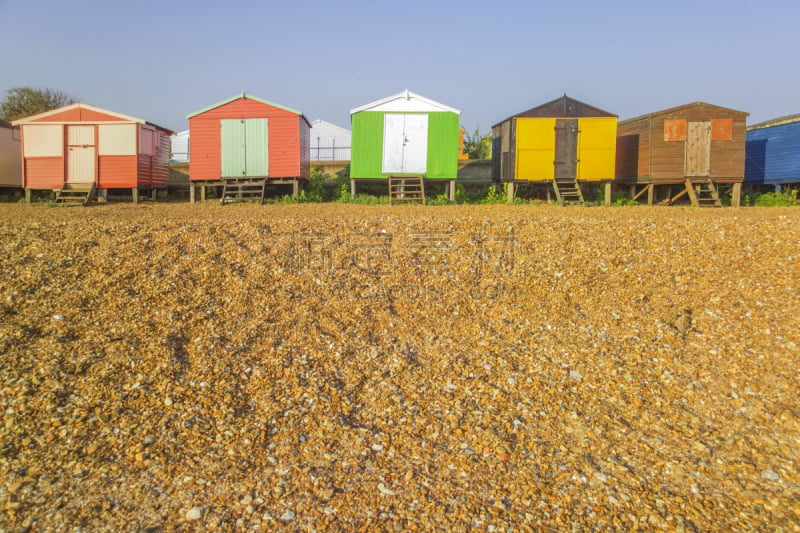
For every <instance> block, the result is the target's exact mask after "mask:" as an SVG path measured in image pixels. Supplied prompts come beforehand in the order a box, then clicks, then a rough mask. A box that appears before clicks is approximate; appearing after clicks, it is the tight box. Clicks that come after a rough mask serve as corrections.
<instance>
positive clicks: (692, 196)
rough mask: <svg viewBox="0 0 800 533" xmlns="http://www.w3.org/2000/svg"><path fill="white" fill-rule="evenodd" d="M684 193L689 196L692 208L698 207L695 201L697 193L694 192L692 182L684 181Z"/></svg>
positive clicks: (698, 203)
mask: <svg viewBox="0 0 800 533" xmlns="http://www.w3.org/2000/svg"><path fill="white" fill-rule="evenodd" d="M685 186H686V193H687V194H688V195H689V199H690V200H691V201H692V206H693V207H700V202H698V201H697V193H696V192H695V190H694V183H692V180H686V183H685Z"/></svg>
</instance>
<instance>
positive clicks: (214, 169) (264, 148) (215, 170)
mask: <svg viewBox="0 0 800 533" xmlns="http://www.w3.org/2000/svg"><path fill="white" fill-rule="evenodd" d="M187 118H188V119H189V153H191V154H192V157H191V159H190V160H189V180H190V185H191V188H190V193H191V198H192V200H194V198H195V187H197V186H200V193H201V199H204V198H205V191H206V187H207V186H222V195H221V200H222V202H223V203H225V202H226V201H229V200H241V199H246V198H256V199H259V198H260V199H261V200H263V198H264V193H265V189H266V187H267V185H276V184H277V185H291V186H292V191H293V193H294V194H297V192H298V191H299V187H300V184H301V183H302V181H304V180H308V179H309V177H310V174H311V161H310V159H311V158H310V149H311V147H310V136H309V131H310V129H311V124H310V123H309V121H308V119H307V118H306V117H305V116H304V115H303V113H301V112H300V111H297V110H295V109H290V108H288V107H285V106H282V105H279V104H275V103H272V102H267V101H266V100H261V99H259V98H256V97H254V96H251V95H249V94H245V93H241V94H238V95H236V96H234V97H232V98H229V99H227V100H224V101H222V102H219V103H217V104H214V105H212V106H210V107H207V108H205V109H201V110H200V111H197V112H195V113H192V114H190V115H188V116H187Z"/></svg>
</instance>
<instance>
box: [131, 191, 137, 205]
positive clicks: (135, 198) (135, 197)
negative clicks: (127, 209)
mask: <svg viewBox="0 0 800 533" xmlns="http://www.w3.org/2000/svg"><path fill="white" fill-rule="evenodd" d="M131 192H132V193H133V203H134V205H135V204H138V203H139V188H138V187H133V188H132V189H131Z"/></svg>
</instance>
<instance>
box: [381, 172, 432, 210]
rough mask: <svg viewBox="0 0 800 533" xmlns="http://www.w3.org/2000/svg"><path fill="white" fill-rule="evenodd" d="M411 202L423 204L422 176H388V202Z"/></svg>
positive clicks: (423, 186) (423, 185) (423, 188)
mask: <svg viewBox="0 0 800 533" xmlns="http://www.w3.org/2000/svg"><path fill="white" fill-rule="evenodd" d="M412 202H413V203H422V205H425V183H424V180H423V178H422V176H389V204H390V205H391V204H394V203H412Z"/></svg>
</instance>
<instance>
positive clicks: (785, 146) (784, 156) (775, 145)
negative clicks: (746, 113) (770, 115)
mask: <svg viewBox="0 0 800 533" xmlns="http://www.w3.org/2000/svg"><path fill="white" fill-rule="evenodd" d="M745 154H746V159H745V165H744V182H745V184H746V185H748V186H750V185H755V186H758V185H766V186H771V187H773V188H774V189H775V191H776V192H780V190H781V187H782V186H783V185H789V184H797V183H800V115H791V116H786V117H781V118H776V119H773V120H768V121H766V122H761V123H759V124H753V125H752V126H748V128H747V141H746V146H745Z"/></svg>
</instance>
